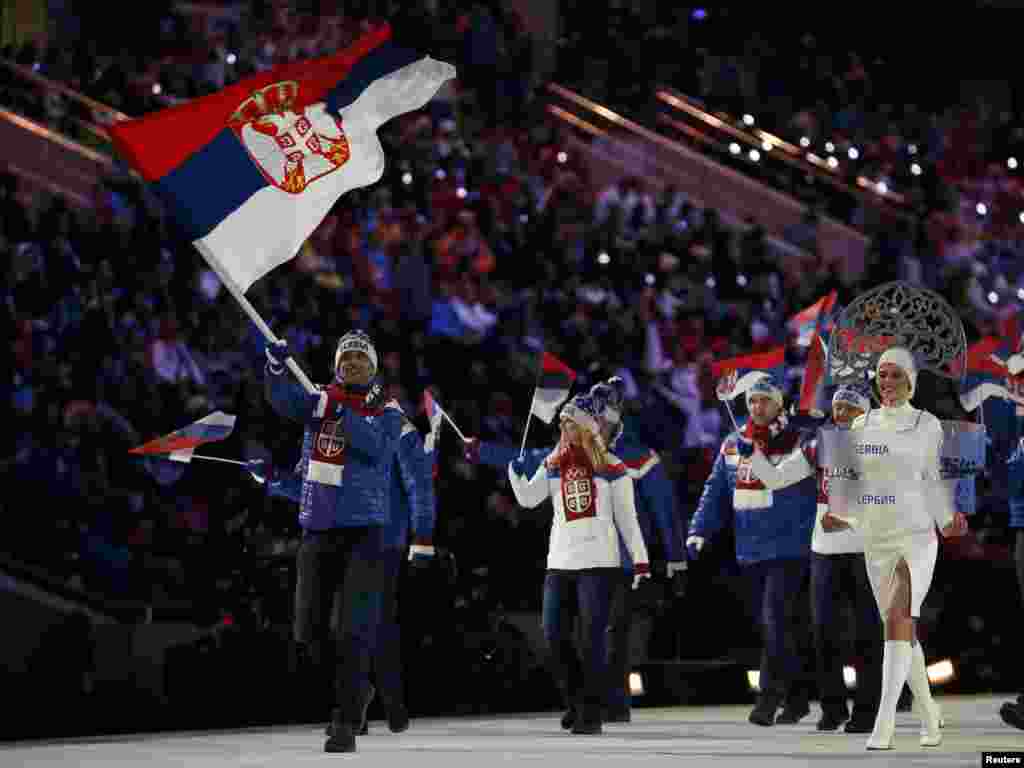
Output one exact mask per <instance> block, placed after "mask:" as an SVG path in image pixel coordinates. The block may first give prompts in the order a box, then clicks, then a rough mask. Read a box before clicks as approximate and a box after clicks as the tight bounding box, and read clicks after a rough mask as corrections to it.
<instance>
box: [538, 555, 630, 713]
mask: <svg viewBox="0 0 1024 768" xmlns="http://www.w3.org/2000/svg"><path fill="white" fill-rule="evenodd" d="M621 574H622V570H621V569H620V568H585V569H582V570H578V571H548V572H547V575H546V576H545V577H544V608H543V626H544V639H545V640H546V641H547V644H548V649H549V651H550V653H551V664H552V667H553V672H554V675H555V680H556V681H557V682H558V685H559V687H560V688H561V690H562V692H563V694H564V696H565V699H566V704H567V706H568V707H570V708H572V709H575V710H576V711H577V713H578V714H579V717H580V718H581V719H582V721H583V722H588V723H590V722H600V721H601V703H602V699H603V698H604V694H605V691H606V690H607V680H608V676H607V669H608V664H607V660H606V649H607V632H608V617H609V614H610V612H611V602H612V593H613V591H614V589H615V584H616V582H617V581H618V580H619V579H621V578H622V575H621ZM577 618H578V619H579V622H580V630H581V631H580V642H581V646H582V647H581V648H580V649H579V653H577V650H576V648H575V646H574V644H573V640H572V634H573V621H574V620H575V619H577Z"/></svg>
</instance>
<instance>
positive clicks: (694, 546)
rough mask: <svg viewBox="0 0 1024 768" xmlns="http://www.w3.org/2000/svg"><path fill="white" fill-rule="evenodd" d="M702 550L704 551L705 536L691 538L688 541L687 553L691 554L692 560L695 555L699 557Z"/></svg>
mask: <svg viewBox="0 0 1024 768" xmlns="http://www.w3.org/2000/svg"><path fill="white" fill-rule="evenodd" d="M702 549H704V537H703V536H690V537H689V538H687V539H686V551H687V552H688V553H689V555H690V558H691V559H692V558H693V557H694V555H699V554H700V551H701V550H702Z"/></svg>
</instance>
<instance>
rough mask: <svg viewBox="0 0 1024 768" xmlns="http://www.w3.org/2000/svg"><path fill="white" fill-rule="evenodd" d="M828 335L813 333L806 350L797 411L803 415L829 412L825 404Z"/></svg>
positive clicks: (827, 403)
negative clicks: (809, 346) (809, 345)
mask: <svg viewBox="0 0 1024 768" xmlns="http://www.w3.org/2000/svg"><path fill="white" fill-rule="evenodd" d="M827 337H828V334H827V333H820V332H819V333H815V334H814V336H813V339H814V340H813V342H812V343H811V348H810V349H809V350H807V363H806V365H805V366H804V375H803V380H802V381H801V382H800V403H799V406H798V409H799V410H800V411H802V412H804V413H813V412H815V411H821V412H824V411H827V410H831V403H829V402H826V398H825V381H826V378H827V374H828V339H827Z"/></svg>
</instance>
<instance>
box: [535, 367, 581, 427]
mask: <svg viewBox="0 0 1024 768" xmlns="http://www.w3.org/2000/svg"><path fill="white" fill-rule="evenodd" d="M574 381H576V371H574V370H573V369H572V368H570V367H569V366H567V365H566V364H565V363H563V362H562V361H561V360H559V359H558V358H557V357H555V356H554V355H552V354H549V353H547V352H545V353H544V357H543V358H541V363H540V371H539V372H538V376H537V388H536V389H535V390H534V392H533V403H532V404H531V405H530V412H531V413H532V414H533V415H534V416H536V417H537V418H538V419H540V420H541V421H543V422H544V423H545V424H550V423H551V421H552V420H553V419H554V418H555V414H556V413H558V406H560V405H561V404H562V403H564V402H565V401H566V399H567V398H568V397H569V392H570V391H571V390H572V383H573V382H574Z"/></svg>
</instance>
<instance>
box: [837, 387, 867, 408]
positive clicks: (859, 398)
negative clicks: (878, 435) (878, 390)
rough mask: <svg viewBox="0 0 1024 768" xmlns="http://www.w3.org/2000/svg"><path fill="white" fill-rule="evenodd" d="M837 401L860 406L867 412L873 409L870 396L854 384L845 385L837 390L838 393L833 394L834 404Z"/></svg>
mask: <svg viewBox="0 0 1024 768" xmlns="http://www.w3.org/2000/svg"><path fill="white" fill-rule="evenodd" d="M836 403H846V404H847V405H852V406H853V407H854V408H859V409H860V410H862V411H864V412H865V413H866V412H867V411H870V410H871V400H870V399H869V398H868V396H867V395H865V394H864V393H863V392H861V391H860V389H858V388H857V387H854V386H852V385H847V386H843V387H840V388H839V389H837V390H836V393H835V394H834V395H832V405H835V404H836Z"/></svg>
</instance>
